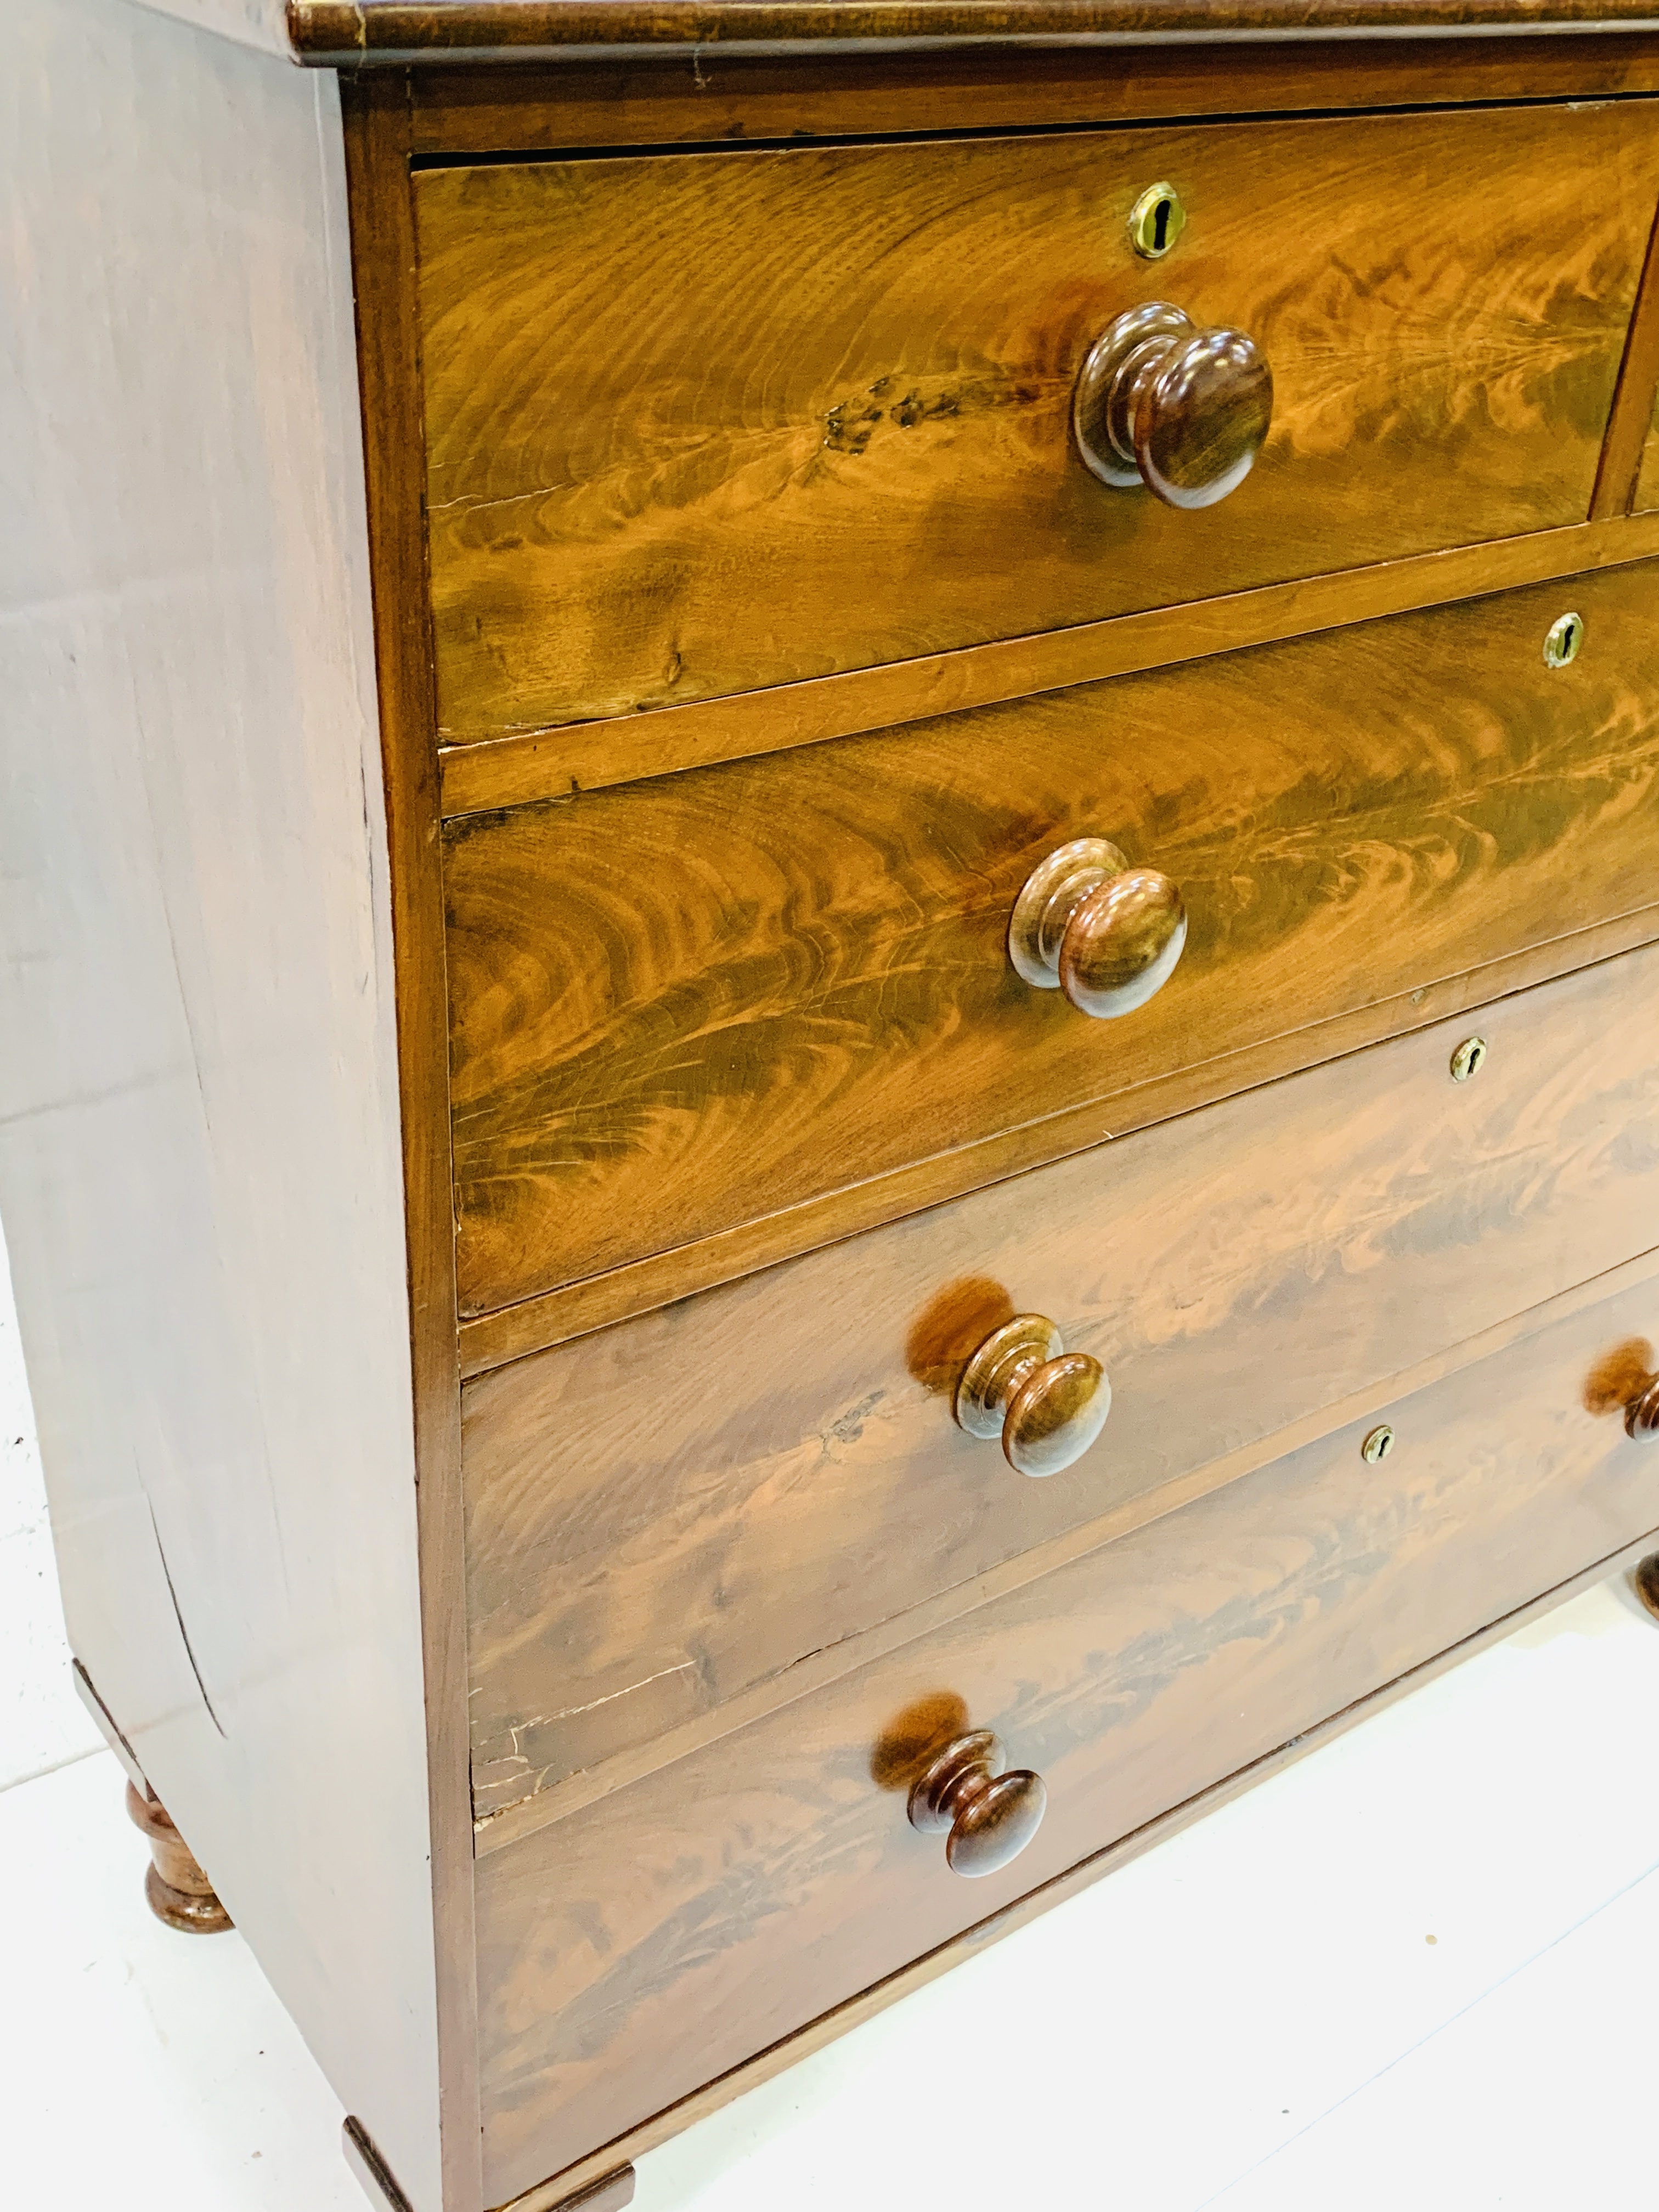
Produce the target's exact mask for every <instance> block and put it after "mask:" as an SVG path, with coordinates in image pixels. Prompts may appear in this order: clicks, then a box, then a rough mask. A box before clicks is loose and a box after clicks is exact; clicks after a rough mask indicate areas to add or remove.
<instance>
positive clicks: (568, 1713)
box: [507, 1659, 696, 1753]
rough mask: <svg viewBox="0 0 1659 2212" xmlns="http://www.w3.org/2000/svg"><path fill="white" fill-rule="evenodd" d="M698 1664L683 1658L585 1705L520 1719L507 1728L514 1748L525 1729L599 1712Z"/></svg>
mask: <svg viewBox="0 0 1659 2212" xmlns="http://www.w3.org/2000/svg"><path fill="white" fill-rule="evenodd" d="M695 1667H696V1661H695V1660H694V1659H682V1660H681V1661H680V1662H679V1664H678V1666H675V1667H659V1668H658V1669H657V1671H656V1673H655V1674H647V1675H645V1676H643V1677H642V1678H641V1680H639V1681H637V1682H629V1683H628V1684H627V1685H626V1686H625V1687H624V1688H623V1689H620V1690H609V1691H607V1692H605V1696H604V1697H602V1698H590V1699H588V1701H587V1703H586V1705H561V1706H560V1708H559V1710H558V1711H557V1712H556V1713H538V1714H537V1715H536V1717H535V1718H534V1719H533V1720H527V1721H520V1723H518V1725H517V1727H515V1728H511V1729H508V1730H507V1734H508V1735H510V1736H511V1737H512V1739H513V1751H514V1753H517V1751H518V1748H519V1736H520V1732H521V1731H522V1730H523V1729H533V1728H550V1727H551V1725H552V1723H554V1722H555V1721H568V1720H570V1719H573V1718H574V1716H575V1715H576V1714H577V1713H592V1712H597V1711H599V1707H600V1706H601V1705H615V1703H616V1702H617V1699H618V1698H630V1697H632V1696H633V1694H634V1692H635V1690H643V1689H646V1688H648V1687H649V1686H650V1685H651V1684H652V1683H653V1682H660V1681H662V1680H664V1679H665V1676H667V1675H670V1674H690V1672H691V1671H692V1669H693V1668H695Z"/></svg>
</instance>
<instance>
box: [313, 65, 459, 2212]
mask: <svg viewBox="0 0 1659 2212" xmlns="http://www.w3.org/2000/svg"><path fill="white" fill-rule="evenodd" d="M342 97H343V110H344V125H345V155H346V173H347V178H348V182H349V191H350V210H351V238H352V275H353V283H354V288H355V292H356V313H357V346H358V370H359V376H360V380H361V384H362V401H363V439H364V463H365V472H366V477H367V489H368V525H369V538H370V549H371V553H372V556H373V570H374V633H375V653H376V659H377V674H378V682H379V696H380V740H381V764H382V770H383V775H384V779H385V784H384V787H385V796H386V842H387V848H388V852H389V855H390V861H391V876H392V935H393V941H394V945H395V951H396V960H397V993H398V1082H399V1091H400V1095H401V1100H402V1109H403V1124H402V1134H403V1169H404V1212H405V1219H406V1222H407V1228H408V1238H409V1301H410V1366H411V1374H412V1381H413V1407H412V1410H413V1419H414V1428H415V1457H416V1475H417V1492H416V1515H417V1519H416V1529H417V1535H418V1541H419V1547H420V1578H421V1627H422V1657H423V1664H424V1668H425V1680H426V1705H427V1771H428V1802H429V1806H430V1815H431V1847H432V1893H433V1911H434V1917H435V1932H436V1947H435V1948H436V1962H437V2001H438V2047H439V2068H440V2079H441V2085H442V2099H443V2105H442V2111H441V2116H440V2117H441V2150H442V2161H443V2187H444V2212H480V2207H481V2204H482V2201H483V2200H482V2197H481V2193H480V2192H481V2188H482V2176H481V2168H480V2165H479V2156H478V2142H477V2079H478V2074H477V2063H478V2062H477V1978H476V1973H475V1966H474V1950H473V1927H472V1892H471V1778H470V1774H469V1771H468V1759H467V1732H466V1622H465V1607H464V1596H463V1587H462V1566H461V1557H462V1553H461V1540H462V1502H461V1476H460V1417H459V1416H460V1407H459V1359H458V1348H457V1345H456V1340H455V1326H454V1315H455V1255H454V1241H453V1221H452V1213H451V1200H450V1191H451V1177H452V1172H453V1170H452V1162H451V1157H450V1149H449V1132H448V1115H447V1085H446V1079H445V1066H444V1057H445V1042H444V1040H445V1024H446V1006H445V1001H446V995H447V986H446V981H445V969H444V933H443V919H442V886H441V878H440V873H439V849H438V841H437V836H436V823H437V809H438V790H437V774H436V763H435V759H434V757H433V752H432V738H431V733H432V715H433V704H432V678H431V641H430V635H429V632H428V623H427V596H426V564H425V556H424V545H423V540H422V529H421V508H420V499H421V482H420V460H419V454H420V429H419V421H418V413H417V408H418V382H417V370H416V364H417V361H418V353H417V345H416V327H415V319H414V313H413V305H414V303H413V297H412V282H411V279H412V273H413V262H414V240H413V236H412V234H411V231H410V204H409V189H408V166H407V165H408V143H409V138H408V133H409V112H408V103H407V99H406V97H405V95H404V88H403V87H402V86H401V85H400V84H399V83H398V81H397V80H396V79H395V78H381V79H374V78H370V79H366V80H364V81H363V82H361V83H352V84H349V85H347V86H345V87H344V88H343V94H342Z"/></svg>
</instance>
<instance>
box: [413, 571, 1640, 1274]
mask: <svg viewBox="0 0 1659 2212" xmlns="http://www.w3.org/2000/svg"><path fill="white" fill-rule="evenodd" d="M1653 588H1654V586H1653V583H1652V580H1651V578H1650V575H1649V574H1648V572H1646V571H1645V570H1638V569H1631V570H1625V571H1619V572H1615V573H1614V574H1611V575H1608V576H1605V577H1602V578H1600V579H1595V580H1576V581H1575V582H1574V585H1573V586H1572V599H1573V604H1575V605H1577V608H1578V611H1580V612H1581V613H1582V614H1583V616H1584V618H1585V621H1586V623H1587V624H1588V625H1589V629H1588V632H1587V635H1588V637H1589V643H1588V644H1587V645H1586V647H1585V649H1584V651H1583V653H1581V655H1580V656H1579V658H1578V659H1577V661H1576V662H1575V663H1574V664H1573V665H1572V666H1571V668H1570V669H1567V670H1564V671H1550V670H1548V669H1547V668H1546V667H1545V666H1544V664H1543V660H1542V656H1541V641H1542V638H1543V635H1544V633H1545V631H1546V629H1547V628H1548V626H1549V623H1550V622H1551V621H1552V620H1553V617H1555V616H1556V615H1557V614H1559V612H1560V611H1562V604H1563V603H1562V600H1561V595H1560V591H1559V588H1558V587H1552V588H1548V589H1545V590H1541V591H1537V592H1524V593H1516V594H1514V595H1511V596H1507V597H1505V598H1503V599H1492V600H1486V601H1482V602H1480V603H1478V604H1477V605H1473V606H1469V607H1464V608H1459V609H1456V610H1454V611H1447V612H1443V613H1438V614H1431V615H1424V616H1415V617H1402V618H1401V619H1399V620H1398V621H1395V622H1392V623H1376V624H1372V625H1368V626H1365V627H1364V628H1361V629H1354V630H1350V631H1346V632H1340V633H1334V634H1332V635H1326V636H1322V637H1319V638H1316V639H1314V640H1311V641H1304V642H1301V643H1297V644H1293V645H1288V646H1283V647H1269V648H1266V649H1264V650H1263V651H1262V652H1261V653H1255V654H1249V655H1237V656H1234V657H1232V658H1231V659H1218V660H1215V661H1212V662H1209V663H1206V664H1205V665H1202V666H1200V667H1199V668H1195V669H1190V670H1175V671H1166V672H1161V673H1158V674H1155V675H1150V676H1146V677H1142V678H1133V679H1128V680H1125V681H1123V682H1121V683H1119V684H1105V685H1101V686H1097V687H1094V688H1092V689H1089V690H1079V691H1077V692H1073V693H1064V694H1051V695H1048V696H1044V697H1041V698H1038V699H1035V700H1028V701H1024V702H1017V703H1014V704H1011V705H1009V706H1006V707H998V708H986V709H983V710H981V712H979V713H978V714H971V715H963V716H959V717H956V718H953V719H951V720H941V721H939V722H935V723H932V724H927V725H919V726H915V727H913V728H911V729H909V730H907V731H904V732H898V733H895V734H893V735H884V736H879V737H870V738H858V739H854V740H849V741H848V742H847V743H845V744H837V745H833V746H831V745H825V746H819V747H814V748H809V749H806V750H802V751H799V752H795V753H792V754H787V755H785V756H783V757H781V758H779V759H777V760H773V761H761V762H757V763H735V764H732V765H731V766H728V767H724V768H720V769H711V770H708V771H705V772H702V773H701V774H698V775H685V776H680V777H676V778H672V779H669V780H665V781H661V782H658V783H653V784H638V785H634V786H630V787H624V788H623V789H620V790H617V791H614V792H607V793H598V794H593V795H584V796H583V797H581V798H580V799H577V800H575V801H574V802H571V803H568V804H565V805H553V806H546V807H541V808H531V809H525V810H522V811H519V812H516V813H513V814H510V815H507V816H505V817H500V818H492V817H471V818H469V820H468V821H466V822H465V823H461V824H459V825H456V824H452V825H451V827H450V829H449V831H448V834H447V843H446V855H445V884H446V896H447V901H448V908H449V918H450V955H449V973H450V987H451V993H452V1002H453V1021H452V1039H451V1062H452V1097H453V1111H454V1117H455V1169H456V1176H457V1189H458V1199H457V1212H458V1227H457V1239H458V1267H459V1289H460V1297H461V1304H462V1310H463V1312H464V1313H467V1314H472V1313H478V1312H482V1311H486V1310H491V1309H494V1308H497V1307H501V1306H505V1305H507V1304H511V1303H512V1302H513V1301H515V1300H519V1299H523V1298H526V1297H530V1296H532V1295H533V1294H534V1293H537V1292H538V1291H543V1290H544V1289H546V1288H548V1287H549V1286H550V1285H553V1284H556V1283H557V1282H560V1281H562V1280H563V1281H571V1280H577V1279H581V1278H583V1277H586V1276H587V1275H589V1274H592V1273H599V1271H602V1270H604V1269H606V1268H609V1267H617V1266H618V1265H621V1264H623V1263H625V1262H629V1261H637V1260H639V1259H640V1258H641V1257H642V1256H643V1255H649V1254H652V1253H656V1252H662V1251H669V1250H673V1249H679V1248H682V1247H684V1246H686V1245H689V1244H691V1243H695V1242H696V1240H698V1239H700V1238H702V1237H708V1236H711V1235H713V1234H715V1233H718V1232H721V1231H726V1230H727V1229H728V1228H730V1227H732V1226H733V1225H738V1224H742V1223H744V1222H750V1221H758V1220H762V1219H763V1218H769V1217H775V1216H780V1215H781V1214H782V1213H783V1212H784V1211H785V1209H788V1208H791V1207H794V1206H800V1205H802V1204H803V1203H804V1202H805V1201H807V1200H811V1199H814V1198H816V1197H817V1196H819V1195H820V1194H824V1193H829V1192H834V1191H836V1190H840V1189H845V1188H851V1187H853V1186H854V1185H856V1184H859V1183H861V1182H866V1181H868V1180H870V1179H871V1178H872V1177H875V1176H879V1175H882V1174H884V1173H886V1172H889V1171H891V1170H897V1169H899V1168H901V1167H902V1166H904V1165H905V1164H908V1163H910V1162H914V1161H916V1160H918V1159H921V1158H933V1157H938V1156H941V1155H946V1154H950V1153H952V1152H957V1151H959V1150H961V1148H963V1147H968V1146H973V1145H975V1144H976V1143H978V1142H981V1141H985V1140H990V1139H994V1138H996V1137H997V1136H998V1135H999V1133H1001V1132H1006V1131H1008V1130H1012V1129H1018V1128H1020V1127H1025V1126H1027V1125H1030V1124H1035V1123H1040V1122H1042V1121H1047V1120H1048V1119H1049V1118H1051V1117H1053V1116H1054V1115H1057V1114H1059V1113H1060V1112H1062V1111H1063V1110H1065V1109H1070V1108H1073V1107H1075V1106H1079V1105H1083V1104H1085V1103H1088V1102H1091V1101H1095V1102H1104V1101H1109V1100H1112V1099H1114V1098H1116V1097H1121V1095H1122V1094H1123V1093H1125V1092H1127V1091H1129V1090H1131V1089H1132V1088H1133V1086H1134V1085H1139V1084H1142V1083H1146V1082H1148V1081H1151V1080H1153V1079H1159V1078H1166V1077H1168V1076H1170V1074H1171V1073H1173V1072H1174V1071H1175V1070H1176V1069H1177V1068H1182V1067H1188V1068H1190V1067H1194V1066H1200V1065H1203V1064H1206V1063H1209V1062H1211V1061H1214V1060H1219V1059H1220V1058H1221V1057H1222V1056H1223V1055H1225V1054H1229V1053H1231V1052H1233V1051H1235V1050H1238V1049H1241V1048H1247V1047H1249V1046H1251V1045H1254V1044H1256V1043H1258V1042H1261V1040H1263V1039H1264V1038H1266V1037H1268V1036H1284V1035H1286V1034H1288V1033H1290V1032H1293V1031H1301V1030H1308V1031H1309V1034H1308V1035H1307V1036H1306V1038H1305V1041H1304V1046H1303V1048H1302V1057H1303V1058H1304V1059H1311V1058H1314V1057H1316V1056H1317V1055H1318V1054H1320V1052H1321V1051H1322V1043H1321V1041H1320V1038H1319V1037H1318V1036H1317V1034H1316V1033H1315V1032H1314V1031H1313V1030H1312V1029H1311V1028H1310V1025H1312V1024H1317V1023H1320V1022H1322V1021H1325V1020H1328V1019H1331V1018H1336V1017H1340V1016H1342V1015H1345V1014H1346V1013H1348V1012H1352V1011H1353V1010H1354V1009H1356V1008H1358V1007H1359V1006H1364V1005H1367V1004H1373V1003H1376V1002H1377V1001H1380V1000H1385V999H1388V998H1390V997H1393V996H1395V995H1396V994H1401V993H1407V992H1410V991H1412V990H1413V989H1418V988H1421V987H1424V986H1425V985H1426V984H1428V983H1431V982H1432V981H1435V980H1436V979H1437V978H1440V977H1443V976H1446V975H1451V974H1454V973H1461V972H1464V971H1466V970H1468V969H1471V968H1474V967H1478V966H1480V964H1481V963H1484V962H1486V961H1489V960H1495V959H1498V958H1500V957H1503V956H1504V955H1505V954H1509V953H1511V952H1514V951H1518V950H1519V949H1521V948H1522V946H1523V945H1525V944H1526V943H1527V942H1528V939H1538V938H1541V937H1546V936H1547V937H1557V936H1559V935H1562V934H1564V933H1566V932H1569V931H1571V930H1573V929H1577V928H1581V927H1586V926H1588V925H1589V924H1591V923H1593V922H1595V921H1601V920H1604V919H1606V918H1607V917H1608V916H1610V915H1614V914H1617V913H1620V912H1621V911H1626V910H1629V909H1632V908H1637V907H1639V906H1644V905H1647V904H1650V903H1651V902H1653V900H1654V897H1655V896H1656V891H1659V878H1656V870H1655V864H1654V857H1653V855H1654V842H1653V821H1654V803H1655V800H1654V794H1655V790H1656V780H1659V716H1656V714H1655V710H1654V700H1655V696H1656V693H1659V632H1656V629H1655V626H1654V624H1653V623H1652V621H1651V619H1650V601H1651V595H1652V592H1653ZM1085 834H1089V835H1097V836H1107V837H1109V838H1110V839H1111V840H1112V841H1113V842H1115V844H1117V845H1118V846H1120V847H1121V848H1122V850H1123V851H1124V852H1125V853H1126V854H1127V855H1128V857H1129V858H1130V860H1132V861H1133V862H1135V863H1137V864H1146V865H1150V866H1158V867H1159V868H1162V869H1164V871H1165V872H1168V873H1169V874H1170V875H1171V876H1173V877H1174V878H1176V881H1177V883H1179V884H1180V885H1181V886H1182V891H1183V894H1184V896H1185V898H1186V902H1187V905H1188V913H1189V915H1190V933H1189V938H1188V949H1187V951H1186V953H1185V956H1184V957H1183V959H1182V964H1181V966H1180V968H1178V969H1177V970H1176V974H1175V976H1174V977H1173V979H1172V980H1171V981H1170V982H1169V983H1168V984H1167V985H1166V986H1165V987H1164V990H1163V991H1162V992H1161V993H1160V994H1159V995H1158V998H1157V999H1155V1000H1153V1001H1152V1004H1151V1005H1150V1006H1147V1007H1146V1008H1145V1009H1143V1010H1142V1011H1141V1012H1139V1013H1138V1014H1135V1015H1133V1016H1131V1017H1129V1018H1127V1019H1126V1020H1124V1021H1121V1022H1118V1023H1110V1024H1097V1023H1092V1022H1090V1021H1088V1020H1086V1019H1085V1018H1082V1017H1081V1016H1079V1014H1077V1013H1076V1012H1074V1011H1073V1009H1072V1008H1071V1007H1070V1006H1067V1005H1066V1003H1065V1002H1064V1000H1062V999H1061V998H1060V994H1057V993H1048V992H1036V991H1033V990H1032V989H1030V987H1028V986H1027V985H1025V984H1024V983H1022V982H1021V981H1019V979H1018V977H1017V976H1016V975H1014V974H1013V972H1012V969H1011V968H1010V967H1009V965H1008V963H1007V958H1006V948H1005V944H1004V938H1005V933H1006V927H1007V921H1008V916H1009V915H1010V913H1011V912H1012V907H1013V902H1014V899H1015V897H1016V895H1017V894H1018V890H1019V888H1020V886H1021V884H1023V883H1024V880H1025V878H1026V876H1027V875H1028V873H1029V872H1030V870H1031V869H1032V868H1033V867H1034V866H1036V863H1037V861H1038V860H1040V859H1042V857H1043V855H1044V854H1046V853H1048V851H1050V850H1051V849H1052V848H1054V846H1056V845H1059V844H1060V843H1063V842H1065V841H1066V839H1068V838H1070V837H1073V836H1080V835H1085ZM1215 1082H1216V1088H1215V1089H1214V1090H1212V1092H1211V1094H1210V1095H1212V1096H1215V1095H1218V1093H1219V1091H1222V1090H1225V1089H1227V1088H1230V1087H1231V1084H1230V1083H1229V1081H1228V1080H1227V1079H1226V1077H1225V1073H1224V1072H1223V1071H1221V1070H1219V1069H1218V1072H1217V1075H1216V1079H1215ZM1187 1103H1195V1102H1194V1100H1193V1099H1191V1098H1189V1099H1188V1102H1187ZM1115 1126H1116V1125H1115V1123H1114V1121H1113V1120H1112V1118H1111V1115H1110V1114H1109V1112H1103V1120H1102V1123H1101V1133H1105V1132H1107V1131H1109V1130H1110V1129H1111V1128H1112V1127H1115ZM958 1171H959V1172H960V1171H963V1170H960V1169H959V1170H958ZM965 1171H966V1172H967V1173H969V1174H971V1172H972V1170H971V1169H968V1170H965ZM996 1171H997V1170H995V1169H994V1168H987V1173H994V1172H996ZM958 1187H961V1186H960V1185H959V1186H958ZM787 1233H788V1225H787V1224H786V1225H783V1227H782V1229H781V1231H780V1237H787ZM785 1249H789V1248H788V1246H787V1243H785V1242H780V1243H778V1244H776V1245H775V1246H774V1247H773V1249H771V1250H770V1252H769V1255H768V1256H770V1257H777V1256H780V1255H781V1251H782V1250H785ZM797 1249H798V1248H797Z"/></svg>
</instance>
